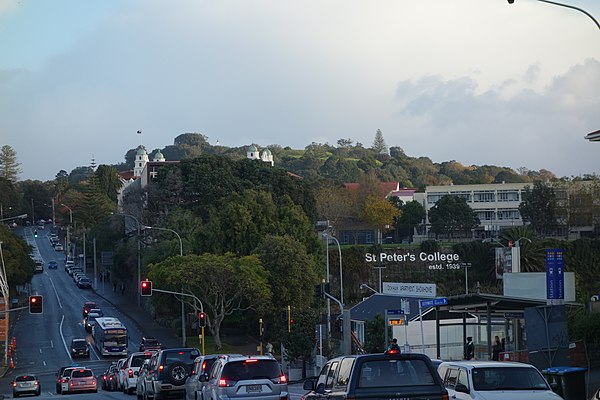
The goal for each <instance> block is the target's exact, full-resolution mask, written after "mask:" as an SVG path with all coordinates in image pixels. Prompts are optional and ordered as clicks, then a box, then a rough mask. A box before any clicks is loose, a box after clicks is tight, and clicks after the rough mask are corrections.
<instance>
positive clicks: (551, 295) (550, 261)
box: [546, 249, 558, 300]
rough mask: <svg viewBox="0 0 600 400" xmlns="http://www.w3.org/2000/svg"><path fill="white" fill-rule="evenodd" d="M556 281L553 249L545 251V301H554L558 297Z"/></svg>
mask: <svg viewBox="0 0 600 400" xmlns="http://www.w3.org/2000/svg"><path fill="white" fill-rule="evenodd" d="M557 292H558V279H557V273H556V252H555V249H547V250H546V299H548V300H555V299H557V298H558V297H557V296H558V293H557Z"/></svg>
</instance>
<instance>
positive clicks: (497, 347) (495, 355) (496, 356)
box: [492, 336, 502, 361]
mask: <svg viewBox="0 0 600 400" xmlns="http://www.w3.org/2000/svg"><path fill="white" fill-rule="evenodd" d="M501 351H502V343H500V338H499V337H498V336H496V337H495V338H494V344H493V345H492V360H493V361H500V352H501Z"/></svg>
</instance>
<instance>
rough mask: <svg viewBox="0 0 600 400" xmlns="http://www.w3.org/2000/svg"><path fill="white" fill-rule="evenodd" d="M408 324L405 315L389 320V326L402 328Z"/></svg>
mask: <svg viewBox="0 0 600 400" xmlns="http://www.w3.org/2000/svg"><path fill="white" fill-rule="evenodd" d="M405 324H406V317H405V316H404V315H402V316H400V317H398V318H397V317H394V318H388V326H402V325H405Z"/></svg>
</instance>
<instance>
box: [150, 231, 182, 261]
mask: <svg viewBox="0 0 600 400" xmlns="http://www.w3.org/2000/svg"><path fill="white" fill-rule="evenodd" d="M142 228H143V229H157V230H161V231H169V232H172V233H174V234H175V235H176V236H177V239H179V255H180V256H182V257H183V241H182V240H181V236H179V233H177V232H175V231H174V230H173V229H169V228H159V227H157V226H142Z"/></svg>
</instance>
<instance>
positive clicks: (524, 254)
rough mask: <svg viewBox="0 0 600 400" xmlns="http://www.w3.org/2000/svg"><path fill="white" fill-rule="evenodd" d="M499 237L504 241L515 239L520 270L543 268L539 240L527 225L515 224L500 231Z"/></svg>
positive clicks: (539, 269) (537, 270)
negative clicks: (519, 257) (519, 254)
mask: <svg viewBox="0 0 600 400" xmlns="http://www.w3.org/2000/svg"><path fill="white" fill-rule="evenodd" d="M500 239H501V240H502V241H503V242H504V243H507V244H508V243H509V242H512V243H513V244H514V245H515V246H516V245H517V244H516V243H517V241H519V243H518V245H519V248H520V250H519V251H520V253H521V260H520V261H521V272H542V271H544V268H545V257H546V256H545V253H544V247H543V245H542V243H541V242H539V241H538V240H537V236H536V234H535V232H534V231H533V230H532V229H531V228H530V227H529V226H515V227H512V228H509V229H506V230H504V231H502V234H501V235H500Z"/></svg>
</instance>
